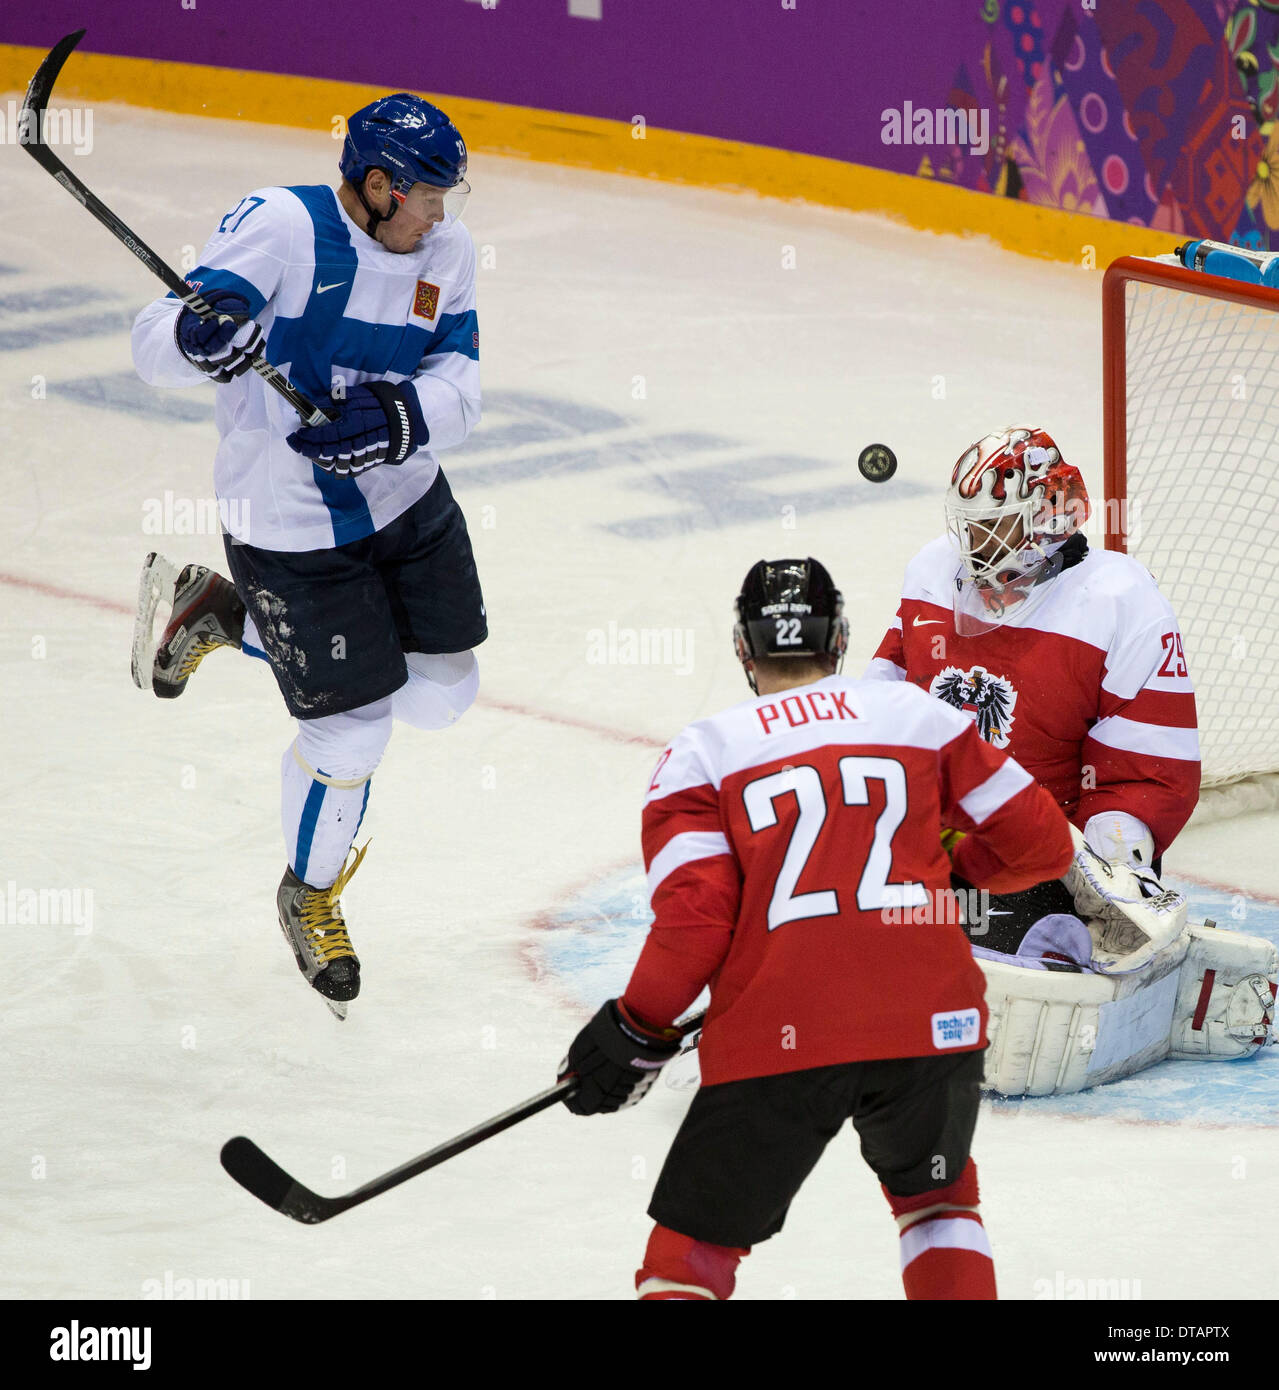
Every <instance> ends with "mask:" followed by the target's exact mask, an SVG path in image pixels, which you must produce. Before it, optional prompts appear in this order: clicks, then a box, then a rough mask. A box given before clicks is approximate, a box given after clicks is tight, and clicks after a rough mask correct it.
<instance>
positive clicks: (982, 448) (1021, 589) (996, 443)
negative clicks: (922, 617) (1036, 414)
mask: <svg viewBox="0 0 1279 1390" xmlns="http://www.w3.org/2000/svg"><path fill="white" fill-rule="evenodd" d="M1087 519H1088V494H1087V492H1086V491H1085V489H1084V481H1083V478H1082V477H1080V475H1079V470H1078V469H1076V468H1073V467H1071V465H1070V464H1068V463H1066V462H1065V461H1064V460H1063V459H1062V456H1061V451H1060V450H1059V449H1058V448H1057V445H1056V444H1055V443H1054V442H1053V439H1052V436H1051V435H1049V434H1047V433H1046V432H1045V431H1044V430H1040V429H1031V428H1021V427H1016V426H1010V427H1009V428H1007V429H1003V430H999V431H997V432H996V433H993V434H988V435H986V436H984V437H983V438H982V439H979V440H978V441H977V442H976V443H975V444H973V445H971V446H970V447H969V448H967V449H966V450H965V451H964V452H963V454H961V455H960V458H959V460H958V462H957V463H956V464H955V468H954V471H953V472H952V474H951V479H950V487H949V488H948V489H947V492H946V528H947V530H948V531H949V532H950V535H951V537H952V539H953V540H954V542H955V544H956V546H957V548H958V551H959V556H960V560H961V563H962V570H961V573H960V575H959V578H958V581H957V589H956V595H955V630H956V631H957V632H958V633H959V634H960V635H961V636H974V635H976V634H978V633H981V632H987V631H989V630H990V629H991V628H994V627H999V626H1001V625H1002V624H1004V623H1009V622H1020V621H1022V620H1023V619H1024V618H1025V617H1026V616H1027V615H1028V614H1029V613H1030V611H1031V610H1032V609H1033V608H1036V607H1038V605H1039V603H1040V602H1041V601H1042V599H1043V597H1044V596H1045V594H1046V581H1047V580H1048V579H1050V578H1051V576H1052V572H1053V561H1054V557H1055V556H1056V555H1057V553H1058V552H1059V551H1060V550H1061V548H1062V546H1063V545H1064V544H1065V543H1066V541H1067V540H1069V539H1070V537H1071V536H1072V535H1074V533H1075V532H1076V531H1077V530H1078V529H1079V527H1080V526H1081V525H1082V524H1083V523H1084V522H1085V521H1086V520H1087Z"/></svg>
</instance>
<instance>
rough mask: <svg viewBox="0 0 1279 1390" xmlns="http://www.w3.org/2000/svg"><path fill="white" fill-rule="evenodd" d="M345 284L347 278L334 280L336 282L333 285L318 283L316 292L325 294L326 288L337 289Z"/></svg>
mask: <svg viewBox="0 0 1279 1390" xmlns="http://www.w3.org/2000/svg"><path fill="white" fill-rule="evenodd" d="M345 284H346V281H345V280H334V282H333V283H332V284H331V285H316V287H315V292H316V294H323V293H324V292H325V291H326V290H335V289H337V287H338V286H339V285H345Z"/></svg>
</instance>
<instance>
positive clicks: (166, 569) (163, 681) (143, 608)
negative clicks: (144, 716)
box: [133, 552, 244, 700]
mask: <svg viewBox="0 0 1279 1390" xmlns="http://www.w3.org/2000/svg"><path fill="white" fill-rule="evenodd" d="M162 603H164V604H168V605H169V609H170V614H169V621H168V623H167V624H166V626H165V629H164V631H163V633H161V634H160V636H159V638H158V639H157V638H156V636H155V631H154V629H155V615H156V610H157V609H158V608H159V606H160V605H161V604H162ZM243 637H244V604H242V603H241V602H240V598H239V595H238V594H237V593H236V592H235V587H234V585H232V584H231V582H230V581H229V580H227V579H223V578H222V576H221V575H220V574H217V573H216V572H215V571H213V570H210V569H206V568H205V567H204V566H203V565H184V566H183V568H182V570H181V571H179V570H178V569H177V568H176V567H175V566H174V564H173V563H172V561H170V560H166V559H165V558H164V556H163V555H157V554H155V553H154V552H152V553H151V554H150V555H148V556H147V558H146V560H145V561H144V562H143V565H142V577H141V580H140V581H139V583H138V613H137V617H136V618H135V620H134V624H133V683H134V685H136V686H137V687H138V689H139V690H145V689H146V688H147V686H148V684H149V685H150V686H151V689H152V690H154V691H155V693H156V694H157V695H158V696H159V697H160V698H161V699H162V700H172V699H176V697H177V696H179V695H181V694H182V692H183V691H184V690H185V689H186V684H187V681H188V680H189V679H190V677H191V673H192V672H193V671H194V670H195V668H196V667H197V666H198V665H199V664H200V663H201V662H202V661H203V660H204V658H205V657H206V656H208V654H209V653H210V652H211V651H213V650H214V648H215V647H239V645H240V642H241V640H242V639H243Z"/></svg>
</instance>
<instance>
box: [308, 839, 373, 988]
mask: <svg viewBox="0 0 1279 1390" xmlns="http://www.w3.org/2000/svg"><path fill="white" fill-rule="evenodd" d="M371 843H372V841H371V840H366V841H365V843H364V846H363V848H361V849H358V850H356V852H355V858H354V859H353V860H352V861H351V864H350V866H349V867H346V868H343V870H342V872H341V873H340V874H339V875H338V876H337V878H336V879H335V880H334V882H333V884H332V886H331V887H329V888H312V889H309V890H308V891H307V892H306V894H305V895H304V896H303V899H302V910H301V912H300V913H299V916H300V917H301V919H302V926H303V927H304V928H305V929H306V933H307V945H308V946H310V948H311V950H312V951H313V952H314V953H315V955H316V957H317V958H318V959H320V960H322V961H324V962H325V963H326V964H327V963H328V962H329V961H332V960H339V959H341V958H342V957H343V956H353V955H355V951H354V950H353V949H352V947H351V938H350V937H349V936H348V935H347V933H346V922H345V920H344V919H343V917H342V905H341V904H340V903H339V902H338V899H339V898H340V897H341V896H342V890H343V889H344V888H345V887H346V885H347V884H348V883H350V881H351V878H352V875H353V874H354V873H355V871H356V869H358V868H359V867H360V861H361V860H362V859H363V858H364V855H365V852H366V851H367V850H368V847H369V845H370V844H371Z"/></svg>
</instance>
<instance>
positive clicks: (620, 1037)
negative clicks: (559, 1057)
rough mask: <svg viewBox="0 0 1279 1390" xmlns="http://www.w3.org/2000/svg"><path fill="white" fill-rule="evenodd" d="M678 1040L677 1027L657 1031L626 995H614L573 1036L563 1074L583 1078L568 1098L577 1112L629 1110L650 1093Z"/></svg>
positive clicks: (601, 1113)
mask: <svg viewBox="0 0 1279 1390" xmlns="http://www.w3.org/2000/svg"><path fill="white" fill-rule="evenodd" d="M679 1046H680V1034H679V1030H678V1029H675V1028H668V1029H665V1030H664V1031H663V1032H662V1033H655V1032H653V1031H652V1030H650V1029H648V1028H645V1027H643V1026H642V1025H641V1024H639V1023H637V1022H636V1021H635V1020H634V1019H633V1018H632V1017H631V1016H630V1014H628V1013H627V1012H626V1011H625V1009H624V1008H623V1006H622V1003H621V1000H619V999H610V1000H609V1001H608V1003H607V1004H605V1005H604V1007H603V1008H602V1009H601V1010H600V1011H599V1013H597V1014H596V1015H595V1017H594V1018H593V1019H591V1021H590V1022H589V1023H588V1024H587V1025H586V1027H585V1028H583V1029H582V1031H581V1032H580V1033H579V1034H578V1035H577V1037H576V1038H574V1039H573V1045H572V1046H571V1047H570V1048H569V1050H568V1056H567V1057H565V1059H564V1060H563V1061H562V1062H561V1063H560V1073H559V1080H561V1081H562V1080H563V1079H564V1078H565V1077H566V1076H567V1075H568V1074H569V1073H570V1072H572V1073H573V1075H575V1076H576V1077H577V1078H578V1079H579V1081H580V1082H581V1085H580V1086H579V1087H578V1088H577V1090H576V1091H574V1092H573V1093H572V1094H571V1095H568V1096H565V1097H564V1104H565V1105H567V1106H568V1108H569V1109H570V1110H571V1111H572V1112H573V1114H574V1115H611V1114H612V1113H613V1111H614V1110H625V1109H626V1108H627V1107H628V1106H631V1105H634V1104H636V1102H637V1101H640V1100H642V1099H643V1098H644V1096H645V1095H647V1093H648V1089H649V1087H650V1086H652V1084H653V1082H654V1081H656V1080H657V1073H658V1072H659V1071H661V1069H662V1067H663V1066H665V1065H666V1063H667V1062H669V1061H670V1059H671V1058H672V1057H674V1056H675V1054H676V1053H677V1052H678V1051H679Z"/></svg>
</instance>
